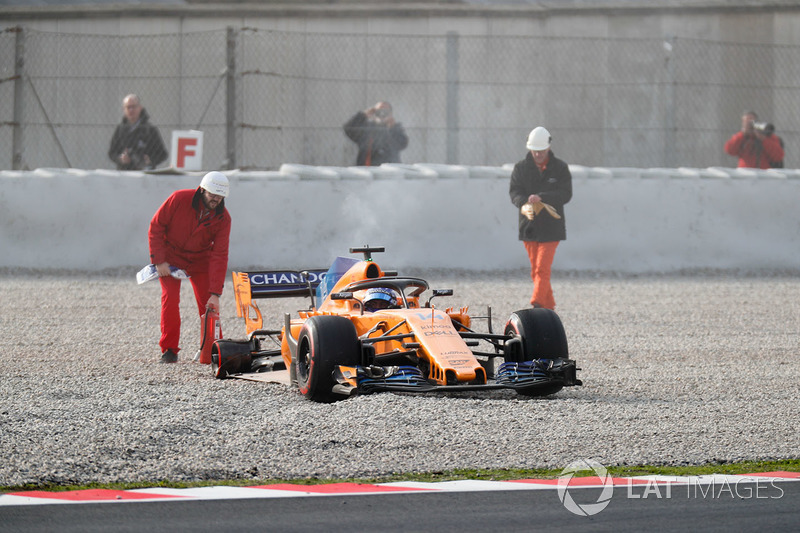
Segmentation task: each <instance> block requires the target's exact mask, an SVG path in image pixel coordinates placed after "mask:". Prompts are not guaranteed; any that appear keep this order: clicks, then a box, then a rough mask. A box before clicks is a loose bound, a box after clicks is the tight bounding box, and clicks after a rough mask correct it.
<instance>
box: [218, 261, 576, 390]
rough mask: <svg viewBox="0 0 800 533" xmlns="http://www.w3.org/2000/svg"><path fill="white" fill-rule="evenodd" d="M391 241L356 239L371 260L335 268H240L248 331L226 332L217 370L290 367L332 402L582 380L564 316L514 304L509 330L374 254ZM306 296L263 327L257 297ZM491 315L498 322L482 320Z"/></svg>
mask: <svg viewBox="0 0 800 533" xmlns="http://www.w3.org/2000/svg"><path fill="white" fill-rule="evenodd" d="M383 251H384V250H383V248H371V247H369V246H366V247H363V248H351V249H350V253H362V254H363V259H362V260H357V259H353V258H346V257H338V258H337V259H336V260H335V261H334V262H333V264H332V265H331V267H330V268H329V269H328V270H327V271H323V270H310V271H303V272H295V271H259V272H234V273H233V282H234V293H235V297H236V308H237V313H238V315H239V316H240V317H243V318H244V320H245V324H246V329H247V335H248V336H247V339H246V340H230V339H220V340H217V341H216V342H215V343H214V345H213V346H212V350H211V361H212V368H213V370H214V373H215V376H216V377H217V378H225V377H229V376H231V377H241V376H244V375H246V374H250V373H260V372H275V371H287V370H288V378H289V381H290V383H291V384H293V385H296V386H297V387H298V389H299V390H300V392H301V393H302V394H303V395H304V396H306V397H307V398H309V399H311V400H314V401H319V402H332V401H336V400H340V399H344V398H347V397H349V396H351V395H353V394H357V393H360V394H366V393H372V392H378V391H398V392H432V391H439V392H442V391H464V390H485V389H499V388H509V389H514V390H516V391H517V392H518V393H519V394H522V395H525V396H543V395H547V394H553V393H555V392H558V391H559V390H561V389H562V387H569V386H574V385H581V384H582V383H581V381H580V380H579V379H577V378H576V371H577V370H578V369H577V368H576V366H575V361H573V360H571V359H569V358H568V355H569V353H568V348H567V338H566V335H565V333H564V327H563V325H562V323H561V319H560V318H559V317H558V315H557V314H556V313H555V312H554V311H550V310H548V309H522V310H519V311H515V312H514V313H512V314H511V316H510V318H509V319H508V321H507V322H506V324H505V328H504V331H503V333H502V334H495V333H492V317H491V308H489V310H488V313H487V316H481V317H475V316H473V317H470V315H469V314H467V311H468V310H467V308H466V307H464V308H460V309H453V308H440V307H437V306H436V305H435V304H434V303H433V299H434V298H439V297H443V296H452V294H453V291H452V290H432V291H431V293H430V296H428V297H427V299H425V295H426V291H428V289H429V287H428V283H427V282H426V281H425V280H422V279H420V278H411V277H401V276H398V275H397V273H396V272H389V271H384V270H383V269H381V267H380V266H379V265H378V263H376V262H375V261H373V259H372V253H373V252H383ZM297 296H306V297H309V298H310V299H311V306H310V309H309V310H307V311H300V312H299V313H298V314H299V316H298V317H297V318H292V317H291V315H289V314H286V316H285V317H284V325H283V327H282V328H281V329H280V330H268V329H262V326H263V318H262V315H261V311H260V310H259V308H258V306H257V304H256V302H255V299H258V298H275V297H297ZM479 319H482V320H487V321H488V333H485V332H478V331H476V330H474V329H473V320H479Z"/></svg>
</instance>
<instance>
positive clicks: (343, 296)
mask: <svg viewBox="0 0 800 533" xmlns="http://www.w3.org/2000/svg"><path fill="white" fill-rule="evenodd" d="M352 297H353V293H352V292H334V293H332V294H331V300H349V299H351V298H352Z"/></svg>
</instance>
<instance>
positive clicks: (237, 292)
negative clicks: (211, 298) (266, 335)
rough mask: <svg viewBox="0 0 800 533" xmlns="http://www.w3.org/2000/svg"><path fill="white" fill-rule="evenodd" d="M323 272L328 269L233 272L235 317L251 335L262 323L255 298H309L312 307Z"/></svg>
mask: <svg viewBox="0 0 800 533" xmlns="http://www.w3.org/2000/svg"><path fill="white" fill-rule="evenodd" d="M326 272H327V269H313V270H303V271H296V270H260V271H256V272H233V294H234V296H235V298H236V316H239V317H241V318H244V322H245V325H246V328H247V333H248V334H250V333H251V332H252V331H255V330H257V329H261V328H262V326H263V323H264V319H263V317H262V315H261V310H260V309H259V308H258V305H257V304H256V302H254V301H253V300H255V299H259V298H291V297H309V298H311V307H314V294H315V290H316V288H317V287H318V286H319V284H320V283H321V282H322V280H323V279H325V273H326ZM253 314H255V316H253Z"/></svg>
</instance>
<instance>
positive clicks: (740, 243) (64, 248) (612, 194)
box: [0, 165, 800, 273]
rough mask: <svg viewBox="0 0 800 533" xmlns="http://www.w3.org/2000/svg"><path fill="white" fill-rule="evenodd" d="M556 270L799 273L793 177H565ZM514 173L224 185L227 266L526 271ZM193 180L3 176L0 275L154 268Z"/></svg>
mask: <svg viewBox="0 0 800 533" xmlns="http://www.w3.org/2000/svg"><path fill="white" fill-rule="evenodd" d="M571 169H572V172H573V188H574V196H573V200H572V201H571V202H570V203H569V204H568V205H567V206H566V219H567V241H566V242H564V243H562V245H561V246H560V247H559V250H558V253H557V254H556V260H555V264H554V269H556V270H579V271H591V270H602V271H619V272H628V273H644V272H663V271H675V270H679V269H691V268H720V269H732V268H741V269H795V268H797V267H798V265H800V246H799V245H800V218H798V216H797V210H796V206H795V204H796V202H797V198H798V197H800V195H799V194H798V193H800V170H787V171H784V172H782V173H779V172H777V171H748V170H739V171H737V170H733V169H719V168H713V169H680V170H678V169H590V168H586V167H580V166H572V167H571ZM509 175H510V167H509V166H508V165H507V166H505V167H503V168H495V167H493V168H487V167H480V168H467V167H445V166H435V165H431V166H427V167H426V166H423V165H420V166H410V165H409V166H389V167H388V168H383V169H382V170H371V171H370V170H368V169H364V168H360V169H359V168H330V167H328V168H317V167H302V166H299V165H294V166H292V165H284V167H283V172H282V173H281V172H251V173H247V172H231V173H229V176H230V178H231V195H230V197H229V198H228V200H227V205H228V208H229V210H230V212H231V216H232V217H233V229H232V235H231V250H230V262H229V266H230V268H232V269H236V268H248V267H259V268H284V267H285V268H312V267H313V268H317V267H326V266H327V265H328V264H329V263H330V261H331V260H332V258H333V257H335V256H336V255H348V253H347V251H348V248H349V247H353V246H361V245H364V244H370V245H373V246H378V245H382V246H385V247H386V248H387V253H386V254H385V255H384V256H383V257H384V258H385V259H384V263H385V265H386V266H387V267H388V268H400V269H402V268H407V267H437V268H460V269H467V270H488V269H517V268H525V267H527V258H526V256H525V253H524V250H523V248H522V245H521V244H520V243H519V242H518V241H517V231H516V224H517V214H516V209H515V208H514V207H513V206H512V205H511V203H510V201H509V198H508V177H509ZM199 181H200V174H197V175H190V176H187V175H183V176H177V175H150V174H144V173H139V172H127V173H119V172H116V171H106V170H97V171H79V170H60V169H40V170H36V171H32V172H15V171H5V172H0V227H2V232H1V233H0V249H2V251H3V253H2V254H1V255H0V267H28V268H45V269H46V268H69V269H82V270H83V269H88V270H100V269H105V268H117V267H128V266H130V267H132V268H136V267H138V266H141V265H143V264H145V263H147V262H148V250H147V227H148V224H149V221H150V218H151V217H152V215H153V213H154V212H155V211H156V209H157V208H158V206H159V205H160V204H161V202H163V200H164V199H165V198H166V197H167V196H168V195H169V194H170V193H171V192H172V191H173V190H175V189H180V188H194V187H196V186H197V184H198V183H199Z"/></svg>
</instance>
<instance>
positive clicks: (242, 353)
mask: <svg viewBox="0 0 800 533" xmlns="http://www.w3.org/2000/svg"><path fill="white" fill-rule="evenodd" d="M253 347H254V344H253V342H252V341H232V340H227V339H220V340H217V341H214V344H212V345H211V370H212V371H213V372H214V377H215V378H217V379H225V378H226V377H228V376H229V375H231V374H241V373H244V372H249V371H250V363H251V362H252V353H251V352H252V351H253Z"/></svg>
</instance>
